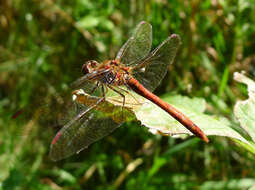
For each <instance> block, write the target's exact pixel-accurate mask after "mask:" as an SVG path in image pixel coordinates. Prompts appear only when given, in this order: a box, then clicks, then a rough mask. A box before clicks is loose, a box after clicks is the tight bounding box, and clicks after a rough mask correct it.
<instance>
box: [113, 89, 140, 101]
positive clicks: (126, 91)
mask: <svg viewBox="0 0 255 190" xmlns="http://www.w3.org/2000/svg"><path fill="white" fill-rule="evenodd" d="M127 87H128V85H127ZM116 88H118V89H119V90H122V91H123V92H125V93H127V94H128V95H130V96H132V98H133V99H134V100H135V101H136V103H137V104H138V105H139V104H140V102H139V101H138V100H137V99H136V97H135V96H134V95H133V94H132V93H130V92H129V91H128V90H126V89H124V88H121V87H119V86H117V87H116Z"/></svg>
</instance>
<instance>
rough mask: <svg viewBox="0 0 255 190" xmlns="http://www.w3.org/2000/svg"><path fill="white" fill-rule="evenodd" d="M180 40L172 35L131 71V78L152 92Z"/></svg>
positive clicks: (173, 55)
mask: <svg viewBox="0 0 255 190" xmlns="http://www.w3.org/2000/svg"><path fill="white" fill-rule="evenodd" d="M180 42H181V39H180V37H179V36H178V35H176V34H173V35H171V36H169V37H168V38H167V39H166V40H165V41H163V42H162V43H161V44H160V45H159V46H158V47H157V48H156V49H155V50H153V51H152V52H151V54H150V55H149V56H148V58H146V59H145V60H144V61H143V62H142V63H141V64H139V65H137V66H136V67H135V68H134V69H133V76H134V77H135V78H136V79H137V80H138V81H139V82H140V83H141V84H142V85H143V86H144V87H145V88H147V89H148V90H150V91H153V90H154V89H155V88H156V87H157V86H158V85H159V83H160V82H161V81H162V79H163V78H164V76H165V75H166V72H167V69H168V66H169V65H170V64H171V63H172V62H173V60H174V58H175V55H176V53H177V50H178V48H179V46H180Z"/></svg>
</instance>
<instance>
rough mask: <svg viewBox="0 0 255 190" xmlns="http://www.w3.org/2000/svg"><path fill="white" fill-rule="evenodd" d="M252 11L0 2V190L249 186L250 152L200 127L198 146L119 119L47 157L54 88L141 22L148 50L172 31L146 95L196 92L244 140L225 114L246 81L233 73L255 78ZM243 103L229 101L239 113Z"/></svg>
mask: <svg viewBox="0 0 255 190" xmlns="http://www.w3.org/2000/svg"><path fill="white" fill-rule="evenodd" d="M254 12H255V1H254V0H247V1H244V0H237V1H217V0H204V1H202V0H200V1H199V0H191V1H180V0H179V1H170V0H157V1H153V0H141V1H134V0H130V1H117V0H99V1H92V0H91V1H90V0H73V1H67V0H63V1H60V0H56V1H53V0H41V1H38V0H27V1H20V0H5V1H1V4H0V87H1V91H0V115H1V117H0V190H1V189H8V190H13V189H37V190H40V189H56V190H59V189H114V188H115V189H149V190H152V189H178V190H179V189H182V190H184V189H247V188H250V187H252V185H254V184H255V178H254V176H255V162H254V158H255V156H254V153H253V152H254V150H253V149H252V148H251V147H247V144H245V143H241V142H239V141H237V140H232V139H230V138H226V137H217V136H209V138H210V143H209V144H205V143H204V142H202V141H201V140H199V139H198V138H194V137H189V138H185V139H180V138H179V139H176V138H172V137H165V136H160V135H153V134H151V133H149V132H148V129H147V128H145V127H141V126H140V124H139V123H138V122H130V123H125V124H124V125H122V127H120V128H119V129H117V130H115V131H114V132H113V133H112V134H111V135H110V136H108V137H105V138H104V139H102V140H100V141H98V142H96V143H94V144H92V145H91V146H90V147H89V148H88V149H86V150H84V151H82V152H80V153H79V154H77V155H74V156H71V157H69V158H67V159H64V160H61V161H58V162H53V161H51V160H50V158H49V147H50V142H51V140H52V138H53V137H54V135H55V134H56V132H57V130H59V126H56V123H55V120H56V119H57V118H58V117H59V115H61V110H60V109H59V108H58V104H55V101H56V100H57V101H58V102H59V101H60V100H59V99H58V96H59V94H63V93H65V91H66V89H67V86H68V85H69V84H70V83H71V82H72V81H74V80H75V79H77V78H78V77H80V76H82V74H81V65H82V64H83V62H84V61H86V60H91V59H95V60H98V61H102V60H105V59H109V58H114V56H115V54H116V53H117V51H118V49H119V48H120V47H121V45H122V44H123V43H124V42H125V41H126V40H127V39H128V37H129V36H130V34H131V32H132V29H134V27H135V26H136V24H137V23H139V22H140V21H141V20H146V21H148V22H150V23H151V24H152V26H153V47H154V48H155V47H156V46H157V45H158V44H159V43H160V42H162V41H163V40H164V39H165V38H167V36H169V35H170V34H172V33H177V34H179V35H180V36H181V38H182V45H181V48H180V50H179V52H178V55H177V57H176V59H175V62H174V64H172V65H171V66H170V67H169V72H168V74H167V76H166V77H165V78H164V80H163V82H162V83H161V85H160V86H159V87H158V88H157V89H156V91H155V93H156V94H157V95H159V96H162V97H164V98H165V99H170V100H171V98H172V101H173V100H175V99H173V96H172V95H183V96H189V97H192V98H198V97H199V98H202V99H204V100H206V105H205V107H206V114H208V115H212V116H215V118H218V117H225V118H227V119H228V122H229V123H231V127H232V128H233V130H235V131H237V132H238V133H240V134H242V136H243V137H244V138H245V139H247V140H248V141H249V142H251V141H252V139H253V140H254V133H253V131H252V130H248V134H249V135H250V136H251V137H252V138H250V137H249V136H248V134H246V133H244V132H243V130H242V129H241V128H240V123H239V122H238V121H237V120H236V118H235V117H234V111H233V110H234V106H235V104H236V102H237V100H240V99H246V98H247V97H248V91H247V90H246V89H247V88H246V86H244V85H243V84H241V83H238V82H237V81H235V80H233V73H234V72H240V71H245V72H246V75H247V76H249V77H250V78H251V79H254V78H255V77H254V76H255V64H254V62H255V53H254V48H255V14H254ZM249 94H250V93H249ZM67 95H69V96H70V91H69V92H68V94H67ZM185 101H186V99H185ZM193 101H195V100H193ZM199 101H203V100H201V99H200V100H199ZM254 105H255V104H254ZM254 105H253V108H254ZM200 106H201V107H203V105H200ZM249 106H250V105H243V107H240V109H238V108H236V110H235V111H236V113H238V114H239V116H240V115H242V114H243V115H247V116H248V115H249V113H251V112H250V111H247V110H248V109H250V110H252V106H250V107H249ZM20 108H22V110H23V113H22V114H21V115H19V117H17V118H15V119H13V118H12V115H13V114H14V113H15V112H17V111H18V110H19V109H20ZM42 109H43V111H42ZM194 109H197V110H199V111H200V109H201V110H202V108H199V107H195V106H194ZM62 112H65V110H62ZM201 112H202V111H201ZM44 116H45V117H44ZM46 117H47V119H46ZM251 117H252V115H251ZM253 118H254V116H253ZM239 121H241V122H242V123H245V120H242V119H241V120H239ZM222 122H223V121H222ZM254 123H255V122H249V123H248V124H249V126H250V127H252V125H253V126H254ZM224 124H225V123H224ZM217 127H219V126H217Z"/></svg>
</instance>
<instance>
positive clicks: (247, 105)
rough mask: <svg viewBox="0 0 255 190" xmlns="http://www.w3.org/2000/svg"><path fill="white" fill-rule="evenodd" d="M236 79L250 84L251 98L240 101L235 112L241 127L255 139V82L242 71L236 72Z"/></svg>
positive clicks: (249, 93)
mask: <svg viewBox="0 0 255 190" xmlns="http://www.w3.org/2000/svg"><path fill="white" fill-rule="evenodd" d="M234 79H235V80H236V81H238V82H241V83H244V84H246V85H247V86H248V95H249V98H248V99H247V100H244V101H238V102H237V103H236V105H235V108H234V114H235V116H236V118H237V119H238V121H239V122H240V124H241V127H242V128H243V129H244V130H245V131H246V132H247V133H248V134H249V135H250V137H251V138H252V140H253V141H255V82H254V81H252V80H251V79H249V78H248V77H246V76H244V75H243V74H240V73H235V74H234Z"/></svg>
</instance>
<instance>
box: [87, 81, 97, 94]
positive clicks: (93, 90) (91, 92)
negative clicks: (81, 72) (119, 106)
mask: <svg viewBox="0 0 255 190" xmlns="http://www.w3.org/2000/svg"><path fill="white" fill-rule="evenodd" d="M98 87H99V82H97V83H96V86H95V87H94V88H93V89H92V90H91V91H90V93H89V94H91V95H92V94H93V93H94V92H95V90H96V89H97V88H98Z"/></svg>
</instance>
